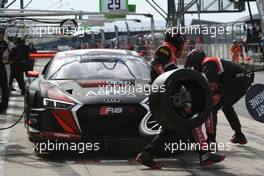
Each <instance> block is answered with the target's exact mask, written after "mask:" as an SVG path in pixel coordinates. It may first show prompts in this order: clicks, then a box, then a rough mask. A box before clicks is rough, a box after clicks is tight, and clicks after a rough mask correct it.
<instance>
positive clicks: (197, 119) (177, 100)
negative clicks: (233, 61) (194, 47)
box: [149, 69, 212, 130]
mask: <svg viewBox="0 0 264 176" xmlns="http://www.w3.org/2000/svg"><path fill="white" fill-rule="evenodd" d="M152 86H153V87H157V88H158V90H156V91H153V90H152V92H151V93H150V97H149V103H150V104H149V105H150V111H151V113H152V115H153V118H154V119H155V120H156V121H157V122H158V123H159V124H161V125H162V126H163V127H165V128H167V129H170V130H177V129H178V128H179V127H182V128H189V129H193V128H195V127H198V126H200V125H201V124H202V123H204V122H205V120H206V118H207V117H208V115H209V114H210V111H211V106H212V100H211V97H212V95H211V90H210V88H209V85H208V82H207V80H206V78H205V77H204V76H203V75H202V74H200V73H199V72H196V71H194V70H191V69H176V70H172V71H168V72H166V73H164V74H162V75H160V76H159V77H158V78H157V79H156V80H155V81H154V82H153V84H152Z"/></svg>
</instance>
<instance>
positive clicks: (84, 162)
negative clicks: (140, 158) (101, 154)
mask: <svg viewBox="0 0 264 176" xmlns="http://www.w3.org/2000/svg"><path fill="white" fill-rule="evenodd" d="M155 161H159V162H171V161H178V159H176V158H159V159H155ZM66 163H67V164H88V163H102V164H103V163H113V164H114V163H137V161H136V160H135V159H131V160H79V161H66Z"/></svg>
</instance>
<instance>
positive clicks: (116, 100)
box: [104, 98, 120, 103]
mask: <svg viewBox="0 0 264 176" xmlns="http://www.w3.org/2000/svg"><path fill="white" fill-rule="evenodd" d="M104 102H105V103H119V102H120V100H119V99H113V98H112V99H105V100H104Z"/></svg>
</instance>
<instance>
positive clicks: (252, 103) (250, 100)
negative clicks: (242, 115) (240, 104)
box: [246, 84, 264, 123]
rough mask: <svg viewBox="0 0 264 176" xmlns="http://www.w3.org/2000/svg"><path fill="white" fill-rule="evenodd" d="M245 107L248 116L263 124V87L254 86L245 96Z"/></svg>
mask: <svg viewBox="0 0 264 176" xmlns="http://www.w3.org/2000/svg"><path fill="white" fill-rule="evenodd" d="M246 106H247V109H248V112H249V114H250V115H251V116H252V117H253V118H254V119H255V120H256V121H258V122H262V123H264V85H263V84H255V85H253V86H251V87H250V89H249V90H248V92H247V94H246Z"/></svg>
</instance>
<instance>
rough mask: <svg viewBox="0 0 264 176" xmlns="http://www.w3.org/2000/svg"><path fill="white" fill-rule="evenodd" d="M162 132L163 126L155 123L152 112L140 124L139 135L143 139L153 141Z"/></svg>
mask: <svg viewBox="0 0 264 176" xmlns="http://www.w3.org/2000/svg"><path fill="white" fill-rule="evenodd" d="M160 131H161V125H160V124H158V122H157V121H155V120H154V119H153V117H152V115H151V113H150V112H148V113H147V114H146V115H145V117H144V118H143V119H142V120H141V122H140V124H139V134H140V135H141V136H142V137H143V138H147V139H151V138H153V137H154V136H156V135H157V134H159V133H160Z"/></svg>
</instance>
